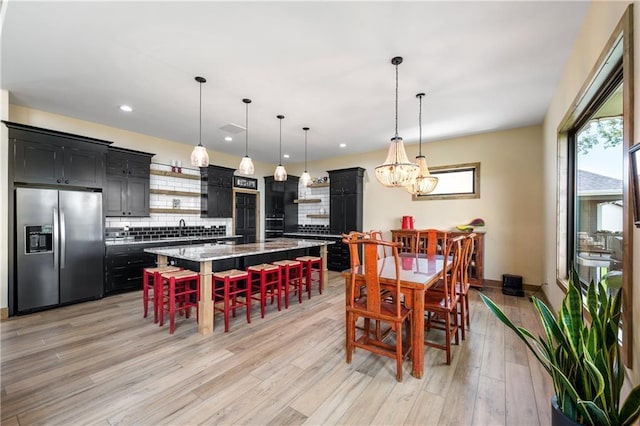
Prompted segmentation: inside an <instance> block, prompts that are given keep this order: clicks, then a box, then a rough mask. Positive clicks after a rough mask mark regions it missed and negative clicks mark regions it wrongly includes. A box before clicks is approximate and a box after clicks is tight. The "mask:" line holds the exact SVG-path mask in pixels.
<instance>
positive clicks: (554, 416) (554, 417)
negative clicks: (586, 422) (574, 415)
mask: <svg viewBox="0 0 640 426" xmlns="http://www.w3.org/2000/svg"><path fill="white" fill-rule="evenodd" d="M551 426H580V423H578V422H576V421H574V420H571V419H570V418H569V417H567V416H566V415H565V414H564V413H563V412H562V410H560V407H559V406H558V398H557V397H556V396H555V395H553V397H552V398H551Z"/></svg>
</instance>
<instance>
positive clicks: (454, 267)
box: [424, 236, 465, 364]
mask: <svg viewBox="0 0 640 426" xmlns="http://www.w3.org/2000/svg"><path fill="white" fill-rule="evenodd" d="M464 238H465V237H464V236H458V237H454V238H450V239H449V240H448V241H447V247H446V249H445V252H444V271H447V270H450V271H451V272H450V273H448V274H447V273H446V272H445V273H443V275H442V280H441V282H440V285H439V286H438V287H436V288H433V289H429V290H427V291H425V297H424V311H425V313H426V315H427V317H426V321H425V328H426V329H427V331H428V330H430V329H431V328H435V329H440V330H444V332H445V343H444V344H441V343H439V342H438V341H434V340H427V336H426V334H425V341H424V344H425V345H427V346H431V347H434V348H438V349H443V350H445V351H446V353H447V364H451V340H452V339H454V340H455V343H456V345H457V344H459V343H460V340H459V337H458V329H459V322H458V299H459V296H458V291H457V282H458V278H459V276H460V273H459V268H460V262H461V261H462V241H463V240H464ZM449 267H450V269H449Z"/></svg>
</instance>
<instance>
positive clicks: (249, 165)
mask: <svg viewBox="0 0 640 426" xmlns="http://www.w3.org/2000/svg"><path fill="white" fill-rule="evenodd" d="M242 102H244V104H245V105H246V114H245V124H244V157H242V160H241V161H240V167H238V172H239V173H241V174H243V175H252V174H253V172H254V167H253V161H251V157H249V104H250V103H251V99H243V100H242Z"/></svg>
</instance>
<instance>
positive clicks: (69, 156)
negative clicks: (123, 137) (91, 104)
mask: <svg viewBox="0 0 640 426" xmlns="http://www.w3.org/2000/svg"><path fill="white" fill-rule="evenodd" d="M5 124H6V125H7V127H8V128H9V140H10V144H11V148H10V149H12V154H13V166H14V167H13V181H14V182H16V183H25V184H45V185H56V186H60V185H62V186H74V187H84V188H98V189H102V188H103V186H104V176H105V157H106V153H107V147H108V146H109V144H111V142H108V141H103V140H99V139H93V138H87V137H83V136H78V135H73V134H69V133H63V132H57V131H53V130H47V129H41V128H38V127H32V126H26V125H22V124H17V123H9V122H5Z"/></svg>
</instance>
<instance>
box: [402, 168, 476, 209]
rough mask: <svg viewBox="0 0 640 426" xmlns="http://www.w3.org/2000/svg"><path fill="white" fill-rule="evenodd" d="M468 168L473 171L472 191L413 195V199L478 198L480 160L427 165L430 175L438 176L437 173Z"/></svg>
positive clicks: (466, 169)
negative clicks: (444, 164)
mask: <svg viewBox="0 0 640 426" xmlns="http://www.w3.org/2000/svg"><path fill="white" fill-rule="evenodd" d="M469 170H471V171H473V192H472V193H468V192H461V193H451V194H422V195H414V196H413V201H426V200H468V199H473V198H480V162H477V163H461V164H450V165H447V166H435V167H429V173H431V175H432V176H435V177H438V175H441V174H445V173H456V172H466V171H469Z"/></svg>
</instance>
